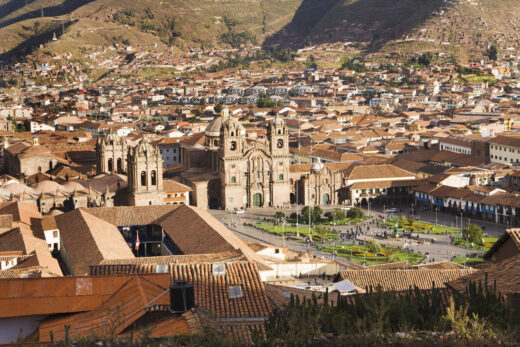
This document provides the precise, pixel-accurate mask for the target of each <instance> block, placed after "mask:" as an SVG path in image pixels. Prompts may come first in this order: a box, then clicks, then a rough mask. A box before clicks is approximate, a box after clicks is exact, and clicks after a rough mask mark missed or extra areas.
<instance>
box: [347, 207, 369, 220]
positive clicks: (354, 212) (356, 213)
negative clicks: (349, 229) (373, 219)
mask: <svg viewBox="0 0 520 347" xmlns="http://www.w3.org/2000/svg"><path fill="white" fill-rule="evenodd" d="M364 216H365V213H364V212H363V210H362V209H360V208H359V207H352V208H351V209H350V210H348V211H347V217H348V218H351V219H361V218H363V217H364Z"/></svg>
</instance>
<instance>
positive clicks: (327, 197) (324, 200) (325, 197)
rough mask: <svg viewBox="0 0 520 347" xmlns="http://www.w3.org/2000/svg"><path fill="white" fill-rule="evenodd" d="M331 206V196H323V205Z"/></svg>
mask: <svg viewBox="0 0 520 347" xmlns="http://www.w3.org/2000/svg"><path fill="white" fill-rule="evenodd" d="M328 204H330V196H329V194H327V193H325V194H323V205H328Z"/></svg>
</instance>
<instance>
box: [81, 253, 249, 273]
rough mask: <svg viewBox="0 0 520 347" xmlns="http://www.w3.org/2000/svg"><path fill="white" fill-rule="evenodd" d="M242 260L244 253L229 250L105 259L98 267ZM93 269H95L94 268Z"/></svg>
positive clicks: (91, 270) (91, 271) (91, 269)
mask: <svg viewBox="0 0 520 347" xmlns="http://www.w3.org/2000/svg"><path fill="white" fill-rule="evenodd" d="M238 260H242V261H243V260H244V255H243V254H242V253H241V252H240V251H229V252H222V253H209V254H188V255H166V256H160V257H139V258H130V259H105V260H103V261H102V262H101V263H100V264H99V267H102V266H107V265H121V264H124V265H165V264H192V263H198V264H200V263H218V262H229V261H238ZM93 268H96V265H93V266H91V267H90V273H91V274H93V275H95V274H96V273H93ZM94 271H95V270H94Z"/></svg>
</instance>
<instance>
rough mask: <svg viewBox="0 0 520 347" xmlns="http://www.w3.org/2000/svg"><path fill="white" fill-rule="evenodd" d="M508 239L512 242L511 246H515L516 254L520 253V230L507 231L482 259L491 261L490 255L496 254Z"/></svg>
mask: <svg viewBox="0 0 520 347" xmlns="http://www.w3.org/2000/svg"><path fill="white" fill-rule="evenodd" d="M508 239H511V240H513V244H514V245H515V246H516V248H517V250H518V253H520V229H507V230H506V231H505V232H504V233H503V234H502V236H501V237H500V238H499V239H498V240H497V241H496V242H495V244H494V245H493V246H492V247H491V248H490V249H489V251H487V252H486V254H484V259H491V257H492V255H493V254H494V253H495V252H497V251H498V250H499V249H500V247H501V246H502V244H503V243H504V242H506V241H507V240H508Z"/></svg>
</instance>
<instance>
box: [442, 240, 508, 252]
mask: <svg viewBox="0 0 520 347" xmlns="http://www.w3.org/2000/svg"><path fill="white" fill-rule="evenodd" d="M497 240H498V238H496V237H483V238H482V245H473V247H472V246H471V242H468V245H467V246H468V249H472V250H478V251H482V252H487V251H489V249H490V248H491V247H492V246H493V244H494V243H495V242H497ZM451 244H452V245H454V246H457V247H461V248H466V240H464V239H463V238H461V237H456V238H454V239H453V242H452V243H451Z"/></svg>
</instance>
